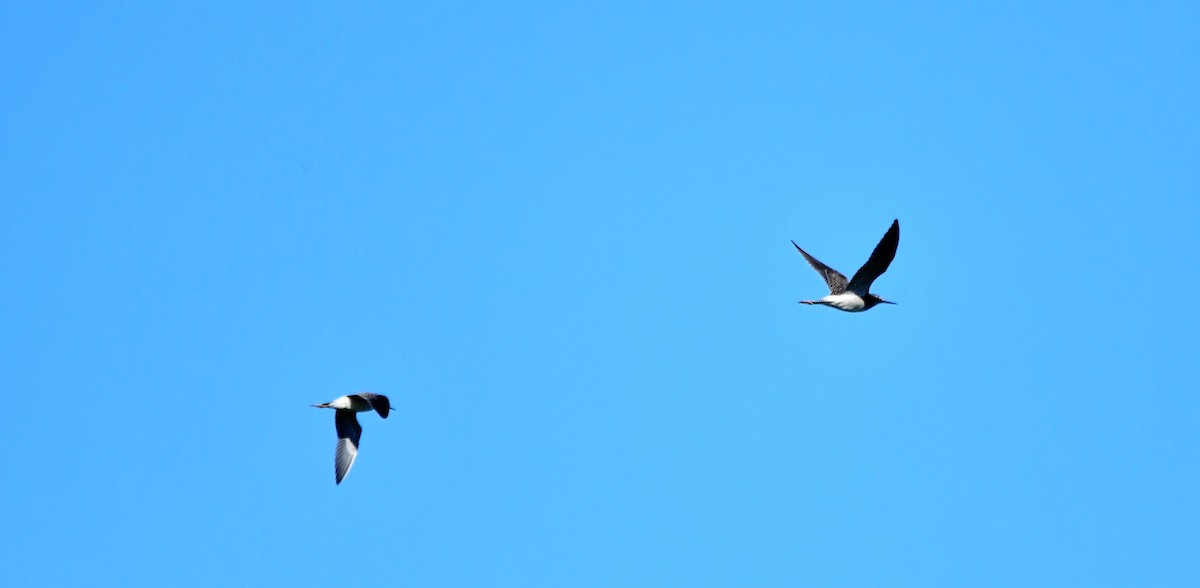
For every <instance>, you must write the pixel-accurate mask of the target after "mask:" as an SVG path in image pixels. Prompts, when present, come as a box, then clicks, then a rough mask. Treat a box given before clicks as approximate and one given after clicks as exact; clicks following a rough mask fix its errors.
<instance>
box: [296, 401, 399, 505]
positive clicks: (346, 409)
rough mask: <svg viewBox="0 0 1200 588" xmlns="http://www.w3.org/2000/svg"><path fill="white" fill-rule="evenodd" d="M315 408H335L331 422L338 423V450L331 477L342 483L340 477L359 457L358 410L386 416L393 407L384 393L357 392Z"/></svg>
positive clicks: (317, 405)
mask: <svg viewBox="0 0 1200 588" xmlns="http://www.w3.org/2000/svg"><path fill="white" fill-rule="evenodd" d="M313 406H315V407H317V408H332V409H335V410H336V411H337V413H336V414H335V415H334V419H333V422H334V424H335V425H337V434H338V442H337V450H336V452H335V454H334V460H333V471H334V480H335V481H336V483H338V484H341V483H342V479H343V478H345V477H346V474H347V473H348V472H349V471H350V466H352V465H354V459H355V458H357V457H358V442H359V440H360V439H361V438H362V426H361V425H359V424H358V416H357V413H360V412H369V411H372V410H374V411H375V412H377V413H379V416H381V417H383V418H385V419H386V418H387V417H388V413H389V412H391V410H392V405H391V402H389V401H388V397H387V396H384V395H383V394H372V393H370V392H360V393H358V394H350V395H348V396H342V397H340V398H337V399H334V400H333V401H331V402H326V403H325V404H314V405H313Z"/></svg>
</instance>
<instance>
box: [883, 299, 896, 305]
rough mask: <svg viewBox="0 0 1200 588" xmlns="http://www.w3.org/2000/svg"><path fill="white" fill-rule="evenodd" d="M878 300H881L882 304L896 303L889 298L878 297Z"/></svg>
mask: <svg viewBox="0 0 1200 588" xmlns="http://www.w3.org/2000/svg"><path fill="white" fill-rule="evenodd" d="M879 301H880V302H882V303H884V304H896V303H895V302H892V301H891V300H884V299H882V298H880V299H879Z"/></svg>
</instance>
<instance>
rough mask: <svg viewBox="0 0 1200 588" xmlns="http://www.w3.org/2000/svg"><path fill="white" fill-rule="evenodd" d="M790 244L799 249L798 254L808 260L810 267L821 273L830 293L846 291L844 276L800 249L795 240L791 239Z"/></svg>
mask: <svg viewBox="0 0 1200 588" xmlns="http://www.w3.org/2000/svg"><path fill="white" fill-rule="evenodd" d="M792 245H793V246H795V247H796V251H799V252H800V255H803V256H804V259H806V260H808V265H811V266H812V268H813V269H815V270H817V273H818V274H821V277H822V278H824V279H825V285H827V286H829V293H830V294H841V293H842V292H845V291H846V276H843V275H842V274H841V272H839V271H837V270H835V269H833V268H831V267H829V266H827V265H825V264H823V263H821V262H820V261H817V258H815V257H813V256H811V255H809V254H808V252H807V251H805V250H803V249H801V248H800V246H799V245H796V242H795V241H792Z"/></svg>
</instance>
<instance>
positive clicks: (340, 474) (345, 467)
mask: <svg viewBox="0 0 1200 588" xmlns="http://www.w3.org/2000/svg"><path fill="white" fill-rule="evenodd" d="M334 422H335V423H337V434H338V442H337V452H336V453H335V454H334V460H333V471H334V474H335V475H336V479H337V483H338V484H341V483H342V478H345V477H346V472H349V471H350V466H352V465H354V458H356V457H358V440H359V439H361V438H362V427H361V426H359V424H358V417H356V416H355V415H354V411H353V410H339V411H337V416H336V417H334Z"/></svg>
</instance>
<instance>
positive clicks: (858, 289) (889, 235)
mask: <svg viewBox="0 0 1200 588" xmlns="http://www.w3.org/2000/svg"><path fill="white" fill-rule="evenodd" d="M899 245H900V221H899V220H893V221H892V226H891V228H889V229H888V230H887V232H886V233H884V234H883V238H882V239H880V240H879V244H878V245H876V246H875V251H872V252H871V257H870V258H868V259H867V263H864V264H863V266H862V267H860V268H858V271H856V272H854V277H853V278H851V279H850V285H848V286H846V289H847V290H849V291H851V292H854V293H855V294H858V295H859V296H866V295H867V292H868V291H870V290H871V283H872V282H874V281H875V278H878V277H879V276H881V275H883V272H886V271H887V268H888V266H889V265H892V260H893V259H895V258H896V247H898V246H899Z"/></svg>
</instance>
